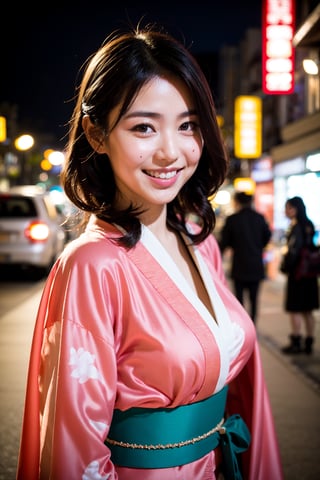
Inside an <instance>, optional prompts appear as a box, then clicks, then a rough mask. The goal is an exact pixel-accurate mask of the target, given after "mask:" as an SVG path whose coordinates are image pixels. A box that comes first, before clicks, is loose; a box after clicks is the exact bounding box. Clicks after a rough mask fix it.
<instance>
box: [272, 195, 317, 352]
mask: <svg viewBox="0 0 320 480" xmlns="http://www.w3.org/2000/svg"><path fill="white" fill-rule="evenodd" d="M285 213H286V216H287V217H288V218H289V219H290V225H289V228H288V230H287V234H286V248H287V251H286V253H285V254H284V256H283V262H282V266H281V271H282V272H283V273H285V274H286V275H287V282H286V288H285V304H284V306H285V311H286V312H288V313H289V317H290V326H291V333H290V335H289V339H290V342H289V344H288V345H286V346H284V347H283V348H282V352H283V353H285V354H297V353H301V352H304V353H306V354H308V355H310V354H311V353H312V351H313V343H314V331H315V318H314V315H313V310H315V309H317V308H319V287H318V279H317V278H316V277H313V278H298V279H297V278H296V267H297V263H298V260H299V254H300V251H301V249H302V248H303V247H309V248H310V247H313V246H314V240H313V239H314V234H315V228H314V225H313V223H312V221H311V220H310V219H309V218H308V216H307V213H306V206H305V204H304V201H303V199H302V198H301V197H297V196H296V197H292V198H289V199H288V200H287V201H286V203H285ZM303 324H304V328H305V339H304V342H302V326H303Z"/></svg>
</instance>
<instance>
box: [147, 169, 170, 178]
mask: <svg viewBox="0 0 320 480" xmlns="http://www.w3.org/2000/svg"><path fill="white" fill-rule="evenodd" d="M146 173H147V174H148V175H150V177H155V178H163V179H168V178H172V177H174V176H175V175H176V174H177V171H176V170H173V171H172V172H167V173H164V172H162V173H158V172H146Z"/></svg>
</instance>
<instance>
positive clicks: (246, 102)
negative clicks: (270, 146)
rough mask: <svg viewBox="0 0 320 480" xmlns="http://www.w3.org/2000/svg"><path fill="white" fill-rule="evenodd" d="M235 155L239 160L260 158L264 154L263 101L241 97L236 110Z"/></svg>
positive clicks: (258, 98)
mask: <svg viewBox="0 0 320 480" xmlns="http://www.w3.org/2000/svg"><path fill="white" fill-rule="evenodd" d="M234 112H235V113H234V154H235V156H236V157H238V158H259V157H260V156H261V154H262V100H261V98H260V97H255V96H252V95H240V96H239V97H237V98H236V99H235V108H234Z"/></svg>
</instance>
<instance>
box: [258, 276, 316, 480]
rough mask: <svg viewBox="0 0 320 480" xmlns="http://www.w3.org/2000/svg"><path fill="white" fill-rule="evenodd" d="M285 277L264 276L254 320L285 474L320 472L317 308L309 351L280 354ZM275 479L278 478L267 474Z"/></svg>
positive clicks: (307, 478)
mask: <svg viewBox="0 0 320 480" xmlns="http://www.w3.org/2000/svg"><path fill="white" fill-rule="evenodd" d="M284 282H285V277H284V276H283V275H282V274H278V275H277V276H276V278H275V279H272V280H265V281H264V282H263V284H262V287H261V293H260V299H259V314H258V319H257V323H256V328H257V334H258V339H259V343H260V349H261V357H262V362H263V367H264V371H265V377H266V382H267V387H268V390H269V396H270V401H271V406H272V410H273V415H274V420H275V427H276V431H277V434H278V440H279V447H280V455H281V459H282V464H283V471H284V478H285V480H316V479H319V478H320V462H319V450H320V310H317V311H316V312H315V318H316V334H315V345H314V353H313V354H312V355H305V354H299V355H284V354H282V352H281V347H282V346H283V345H286V344H287V343H288V334H289V333H290V324H289V317H288V314H286V312H284V310H283V297H284V288H285V283H284ZM265 480H277V479H265Z"/></svg>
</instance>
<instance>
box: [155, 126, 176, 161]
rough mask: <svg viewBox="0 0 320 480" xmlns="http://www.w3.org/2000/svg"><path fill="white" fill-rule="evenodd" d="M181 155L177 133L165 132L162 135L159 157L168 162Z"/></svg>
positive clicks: (158, 151)
mask: <svg viewBox="0 0 320 480" xmlns="http://www.w3.org/2000/svg"><path fill="white" fill-rule="evenodd" d="M178 157H179V144H178V139H177V138H176V135H174V134H169V133H166V134H163V135H161V137H160V141H159V145H158V150H157V158H158V159H159V160H161V161H163V162H166V163H172V162H174V161H175V160H177V158H178Z"/></svg>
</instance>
